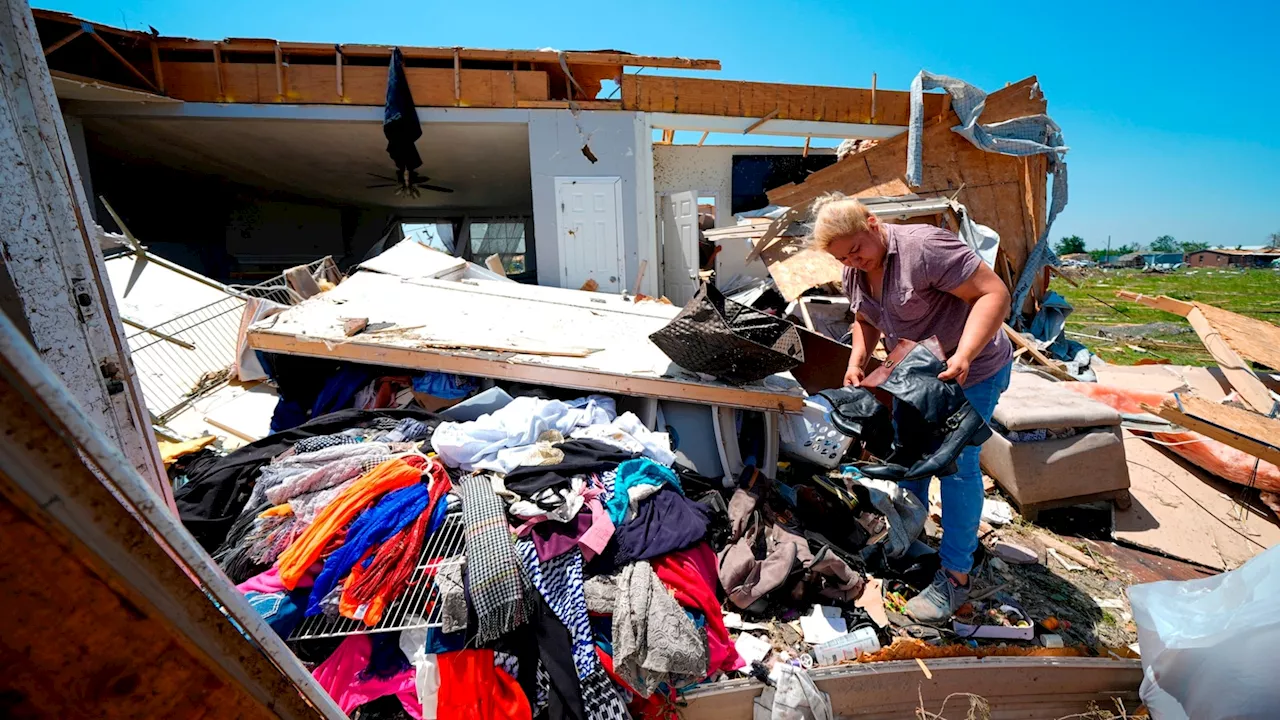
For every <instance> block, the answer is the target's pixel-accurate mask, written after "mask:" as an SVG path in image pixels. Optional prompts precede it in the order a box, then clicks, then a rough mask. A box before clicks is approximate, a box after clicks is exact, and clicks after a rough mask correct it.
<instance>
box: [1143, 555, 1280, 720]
mask: <svg viewBox="0 0 1280 720" xmlns="http://www.w3.org/2000/svg"><path fill="white" fill-rule="evenodd" d="M1129 599H1130V600H1131V601H1132V603H1133V615H1134V620H1135V621H1136V622H1137V625H1138V643H1139V645H1140V646H1141V649H1142V669H1143V680H1142V689H1141V691H1140V692H1141V695H1142V700H1143V702H1145V703H1146V704H1147V707H1148V708H1149V709H1150V710H1151V716H1152V717H1153V718H1155V719H1156V720H1183V719H1185V718H1195V719H1196V720H1216V719H1217V718H1275V717H1278V716H1280V682H1277V678H1278V677H1280V673H1278V672H1277V670H1276V666H1277V659H1280V658H1278V657H1277V651H1280V547H1273V548H1271V549H1270V550H1267V551H1266V552H1264V553H1262V554H1261V555H1258V556H1257V557H1255V558H1253V559H1252V560H1250V561H1249V562H1247V563H1245V564H1244V565H1241V566H1240V567H1238V568H1236V569H1235V570H1232V571H1230V572H1227V573H1223V574H1221V575H1215V576H1213V577H1210V578H1204V579H1201V580H1187V581H1184V582H1169V581H1166V582H1156V583H1147V584H1144V585H1135V586H1134V587H1131V588H1129Z"/></svg>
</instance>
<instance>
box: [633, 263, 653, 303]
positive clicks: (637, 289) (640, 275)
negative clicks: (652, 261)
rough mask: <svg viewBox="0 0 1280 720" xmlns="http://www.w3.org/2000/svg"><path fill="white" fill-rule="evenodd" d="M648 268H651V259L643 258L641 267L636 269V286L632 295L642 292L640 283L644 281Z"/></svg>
mask: <svg viewBox="0 0 1280 720" xmlns="http://www.w3.org/2000/svg"><path fill="white" fill-rule="evenodd" d="M648 269H649V261H648V260H647V259H646V260H641V261H640V269H639V270H637V271H636V284H635V287H634V288H633V289H632V290H631V294H632V295H639V294H640V284H641V283H643V282H644V271H645V270H648Z"/></svg>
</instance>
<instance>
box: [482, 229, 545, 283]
mask: <svg viewBox="0 0 1280 720" xmlns="http://www.w3.org/2000/svg"><path fill="white" fill-rule="evenodd" d="M469 229H470V243H469V248H468V249H469V250H470V256H471V260H472V262H476V263H483V262H484V260H485V258H487V257H489V256H490V255H497V256H498V257H499V258H500V259H501V260H502V267H503V269H504V270H506V273H507V276H508V277H514V276H517V275H526V274H530V273H532V272H533V271H534V263H533V253H532V252H531V248H529V247H528V242H527V235H528V233H527V230H528V224H527V221H526V220H525V219H524V218H487V219H484V220H472V221H471V224H470V228H469Z"/></svg>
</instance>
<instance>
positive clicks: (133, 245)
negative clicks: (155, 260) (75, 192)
mask: <svg viewBox="0 0 1280 720" xmlns="http://www.w3.org/2000/svg"><path fill="white" fill-rule="evenodd" d="M98 199H99V200H101V201H102V206H103V207H105V208H106V209H107V212H108V213H109V214H110V215H111V219H112V220H115V221H116V227H118V228H120V232H121V233H122V234H124V241H125V245H128V246H129V249H130V250H132V251H133V252H134V254H135V255H138V256H139V257H141V256H142V254H143V251H145V250H146V249H147V246H145V245H143V244H142V243H140V242H138V238H136V237H134V236H133V233H131V232H129V228H127V227H125V225H124V221H123V220H121V219H120V216H119V215H117V214H116V211H115V208H113V207H111V203H109V202H107V198H106V197H104V196H102V195H99V196H98ZM143 264H144V265H145V264H146V263H145V262H144V263H143ZM139 272H141V270H139ZM129 286H130V287H132V286H133V283H129ZM126 292H128V291H126Z"/></svg>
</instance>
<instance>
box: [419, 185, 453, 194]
mask: <svg viewBox="0 0 1280 720" xmlns="http://www.w3.org/2000/svg"><path fill="white" fill-rule="evenodd" d="M418 187H420V188H422V189H423V190H435V191H436V192H442V193H451V192H453V188H447V187H440V186H439V185H419V186H418Z"/></svg>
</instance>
